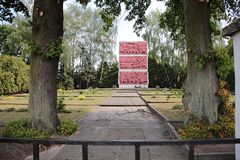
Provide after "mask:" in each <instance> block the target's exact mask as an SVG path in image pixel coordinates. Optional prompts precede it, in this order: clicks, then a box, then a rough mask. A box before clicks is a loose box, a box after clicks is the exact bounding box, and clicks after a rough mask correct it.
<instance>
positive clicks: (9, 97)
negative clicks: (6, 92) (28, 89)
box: [6, 96, 14, 100]
mask: <svg viewBox="0 0 240 160" xmlns="http://www.w3.org/2000/svg"><path fill="white" fill-rule="evenodd" d="M13 98H14V97H13V96H7V97H6V99H7V100H13Z"/></svg>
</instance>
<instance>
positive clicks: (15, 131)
mask: <svg viewBox="0 0 240 160" xmlns="http://www.w3.org/2000/svg"><path fill="white" fill-rule="evenodd" d="M3 136H5V137H16V138H20V137H21V138H50V137H51V134H50V133H47V132H40V131H37V130H34V129H31V128H28V127H27V119H20V120H16V121H12V122H9V123H8V124H7V125H6V127H5V131H4V133H3Z"/></svg>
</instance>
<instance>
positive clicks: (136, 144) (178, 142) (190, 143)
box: [0, 138, 240, 160]
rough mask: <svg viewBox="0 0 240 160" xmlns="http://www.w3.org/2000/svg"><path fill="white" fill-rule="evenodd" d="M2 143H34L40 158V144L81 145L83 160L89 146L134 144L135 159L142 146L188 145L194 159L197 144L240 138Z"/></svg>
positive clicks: (235, 141) (19, 140) (13, 140)
mask: <svg viewBox="0 0 240 160" xmlns="http://www.w3.org/2000/svg"><path fill="white" fill-rule="evenodd" d="M0 143H21V144H32V145H33V159H34V160H39V159H40V158H39V145H41V144H43V145H54V144H65V145H81V146H82V160H88V146H94V145H103V146H134V148H135V160H140V159H141V157H140V147H141V146H162V145H187V146H188V148H189V153H188V159H189V160H193V159H194V148H195V146H196V145H209V144H240V139H214V140H161V141H145V140H143V141H142V140H140V141H139V140H136V141H135V140H134V141H129V140H126V141H125V140H117V141H78V140H56V139H24V138H0Z"/></svg>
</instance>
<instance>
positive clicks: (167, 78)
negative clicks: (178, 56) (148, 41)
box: [148, 52, 187, 88]
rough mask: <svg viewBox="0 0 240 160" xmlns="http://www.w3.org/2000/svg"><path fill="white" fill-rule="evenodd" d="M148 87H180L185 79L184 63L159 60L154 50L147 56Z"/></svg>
mask: <svg viewBox="0 0 240 160" xmlns="http://www.w3.org/2000/svg"><path fill="white" fill-rule="evenodd" d="M148 71H149V87H155V86H159V88H165V87H167V88H181V87H182V84H183V82H184V80H185V79H186V74H187V71H186V65H182V64H181V63H178V62H175V64H171V63H167V61H166V62H165V61H163V62H161V59H160V57H159V56H157V55H156V53H154V52H150V53H149V57H148Z"/></svg>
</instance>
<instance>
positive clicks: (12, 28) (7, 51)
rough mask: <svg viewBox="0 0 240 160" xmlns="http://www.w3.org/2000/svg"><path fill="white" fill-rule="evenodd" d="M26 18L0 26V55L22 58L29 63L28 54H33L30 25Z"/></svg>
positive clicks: (18, 18)
mask: <svg viewBox="0 0 240 160" xmlns="http://www.w3.org/2000/svg"><path fill="white" fill-rule="evenodd" d="M29 20H30V19H28V18H23V17H21V16H19V17H17V18H15V19H14V21H13V23H12V24H11V25H10V24H4V25H0V53H1V54H4V55H13V56H17V57H20V58H22V59H23V60H24V61H25V62H26V63H30V54H31V53H32V52H33V46H32V32H31V25H30V24H29Z"/></svg>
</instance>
